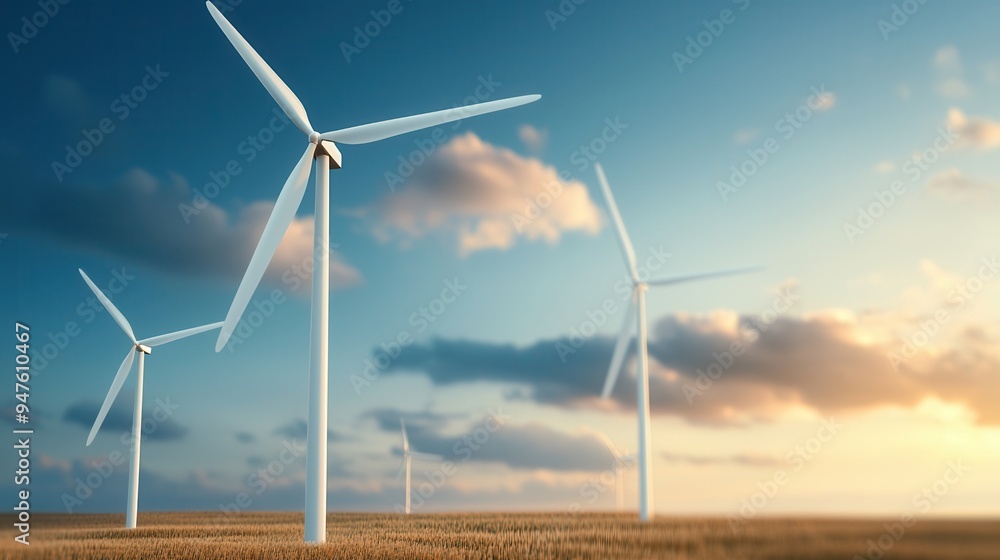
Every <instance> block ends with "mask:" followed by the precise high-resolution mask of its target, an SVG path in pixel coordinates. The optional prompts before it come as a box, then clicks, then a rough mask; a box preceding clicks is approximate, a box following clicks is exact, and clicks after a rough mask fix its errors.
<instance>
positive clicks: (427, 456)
mask: <svg viewBox="0 0 1000 560" xmlns="http://www.w3.org/2000/svg"><path fill="white" fill-rule="evenodd" d="M410 456H411V457H413V458H414V459H420V460H421V461H444V457H442V456H440V455H435V454H433V453H421V452H419V451H412V452H410Z"/></svg>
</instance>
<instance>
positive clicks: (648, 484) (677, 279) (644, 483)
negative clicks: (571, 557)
mask: <svg viewBox="0 0 1000 560" xmlns="http://www.w3.org/2000/svg"><path fill="white" fill-rule="evenodd" d="M594 169H595V170H596V171H597V179H598V181H599V182H600V183H601V191H602V192H603V193H604V200H605V202H606V203H607V205H608V211H609V213H610V214H611V219H612V221H614V223H615V235H616V237H617V238H618V246H619V248H620V249H621V251H622V257H623V258H624V259H625V268H626V270H627V271H628V275H629V280H630V281H631V283H632V302H631V304H630V305H629V306H628V309H627V310H626V312H625V319H624V321H622V327H621V331H619V333H618V341H617V342H616V343H615V349H614V352H613V353H612V354H611V367H609V368H608V375H607V377H606V378H605V380H604V389H603V390H602V391H601V397H602V398H605V399H606V398H608V396H609V395H610V394H611V389H613V388H614V386H615V381H616V380H617V379H618V373H619V371H620V370H621V368H622V363H623V361H624V360H625V350H626V349H627V348H628V343H629V342H630V341H631V340H632V331H633V329H638V331H639V340H638V352H637V354H638V356H639V359H638V360H637V367H636V383H635V384H636V392H637V401H638V402H637V405H636V411H637V413H638V416H639V457H638V459H639V518H640V519H641V520H642V521H649V520H650V519H651V518H652V516H653V514H654V513H653V479H652V471H653V457H652V455H650V453H649V451H650V449H649V448H650V446H651V441H652V435H651V434H650V431H649V430H650V427H649V368H648V361H649V355H648V353H647V348H646V290H647V289H649V286H668V285H671V284H680V283H682V282H690V281H693V280H702V279H705V278H714V277H717V276H726V275H730V274H739V273H743V272H750V271H753V270H759V269H760V268H761V267H759V266H758V267H747V268H737V269H730V270H721V271H717V272H703V273H700V274H688V275H683V276H672V277H668V278H661V279H658V280H649V279H644V278H640V277H639V276H640V275H639V271H638V268H637V267H636V261H635V250H634V249H633V248H632V241H630V240H629V237H628V232H627V231H626V230H625V224H624V223H623V222H622V217H621V215H620V214H618V206H617V205H616V204H615V198H614V196H612V194H611V187H609V186H608V180H607V178H606V177H605V176H604V169H603V168H602V167H601V164H599V163H598V164H595V165H594ZM636 311H638V315H639V318H638V321H636V322H635V323H633V322H632V319H633V316H634V315H635V314H636Z"/></svg>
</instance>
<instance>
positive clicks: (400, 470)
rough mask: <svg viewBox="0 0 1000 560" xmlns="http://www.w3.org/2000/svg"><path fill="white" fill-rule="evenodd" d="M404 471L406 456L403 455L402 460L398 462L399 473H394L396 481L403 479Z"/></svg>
mask: <svg viewBox="0 0 1000 560" xmlns="http://www.w3.org/2000/svg"><path fill="white" fill-rule="evenodd" d="M404 471H406V454H405V453H404V454H403V460H402V461H400V462H399V472H398V473H396V480H399V479H401V478H403V472H404Z"/></svg>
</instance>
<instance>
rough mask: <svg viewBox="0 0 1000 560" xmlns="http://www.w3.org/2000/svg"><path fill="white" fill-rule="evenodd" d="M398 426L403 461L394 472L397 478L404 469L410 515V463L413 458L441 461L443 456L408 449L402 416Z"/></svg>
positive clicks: (408, 443) (407, 513)
mask: <svg viewBox="0 0 1000 560" xmlns="http://www.w3.org/2000/svg"><path fill="white" fill-rule="evenodd" d="M399 427H400V428H402V429H403V461H402V463H401V464H400V465H399V472H398V473H396V480H399V478H400V477H401V476H403V471H404V470H405V471H406V515H410V463H411V462H412V461H413V459H414V458H417V459H422V460H425V461H442V460H444V457H442V456H440V455H431V454H430V453H421V452H419V451H411V450H410V440H409V439H407V437H406V422H404V421H403V419H402V418H400V419H399Z"/></svg>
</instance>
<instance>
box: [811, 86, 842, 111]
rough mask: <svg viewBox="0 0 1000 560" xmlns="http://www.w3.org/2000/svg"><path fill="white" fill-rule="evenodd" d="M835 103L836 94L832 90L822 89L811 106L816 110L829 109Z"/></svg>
mask: <svg viewBox="0 0 1000 560" xmlns="http://www.w3.org/2000/svg"><path fill="white" fill-rule="evenodd" d="M836 104H837V94H836V93H833V92H832V91H824V92H823V93H821V94H819V96H817V97H816V102H815V103H814V104H813V105H812V108H813V109H815V110H816V111H829V110H830V109H833V106H834V105H836Z"/></svg>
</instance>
